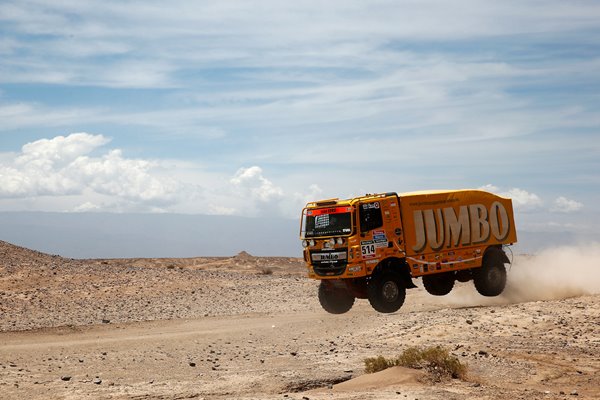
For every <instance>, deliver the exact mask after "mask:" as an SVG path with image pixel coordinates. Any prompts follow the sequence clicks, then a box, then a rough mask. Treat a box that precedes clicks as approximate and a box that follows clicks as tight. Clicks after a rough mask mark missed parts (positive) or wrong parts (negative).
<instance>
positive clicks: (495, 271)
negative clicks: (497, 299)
mask: <svg viewBox="0 0 600 400" xmlns="http://www.w3.org/2000/svg"><path fill="white" fill-rule="evenodd" d="M473 283H474V284H475V288H476V289H477V291H478V292H479V294H481V295H483V296H487V297H493V296H498V295H499V294H500V293H502V292H503V291H504V288H505V287H506V267H504V261H503V258H502V253H501V250H488V252H487V253H486V254H485V256H484V257H483V265H482V266H481V268H477V269H475V270H473Z"/></svg>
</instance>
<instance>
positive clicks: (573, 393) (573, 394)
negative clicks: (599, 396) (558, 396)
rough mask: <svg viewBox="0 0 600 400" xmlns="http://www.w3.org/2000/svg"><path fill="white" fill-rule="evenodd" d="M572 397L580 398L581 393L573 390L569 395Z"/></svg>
mask: <svg viewBox="0 0 600 400" xmlns="http://www.w3.org/2000/svg"><path fill="white" fill-rule="evenodd" d="M569 394H570V395H571V396H579V393H578V392H577V390H571V393H569Z"/></svg>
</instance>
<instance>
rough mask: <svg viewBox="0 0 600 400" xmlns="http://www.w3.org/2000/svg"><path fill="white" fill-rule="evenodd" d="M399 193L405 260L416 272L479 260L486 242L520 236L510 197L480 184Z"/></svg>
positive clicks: (513, 240) (508, 240)
mask: <svg viewBox="0 0 600 400" xmlns="http://www.w3.org/2000/svg"><path fill="white" fill-rule="evenodd" d="M398 197H399V198H400V209H401V213H402V222H403V226H404V241H405V246H404V248H405V252H406V260H407V262H408V263H409V265H410V266H411V270H412V275H413V276H419V275H424V274H427V273H433V272H435V271H436V270H440V269H451V270H458V269H464V268H471V267H473V266H479V265H481V258H482V257H483V252H484V251H485V248H486V247H488V246H493V245H501V244H512V243H516V241H517V233H516V229H515V222H514V216H513V207H512V201H511V200H510V199H507V198H504V197H501V196H497V195H494V194H492V193H488V192H484V191H481V190H452V191H450V190H449V191H428V192H413V193H403V194H400V195H399V196H398Z"/></svg>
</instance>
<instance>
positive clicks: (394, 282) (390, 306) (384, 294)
mask: <svg viewBox="0 0 600 400" xmlns="http://www.w3.org/2000/svg"><path fill="white" fill-rule="evenodd" d="M367 293H368V298H369V303H371V306H372V307H373V308H374V309H375V310H377V311H379V312H381V313H392V312H395V311H398V310H399V309H400V307H402V304H404V298H405V297H406V288H405V286H404V282H403V281H402V278H401V277H400V275H398V274H395V273H393V272H383V273H381V274H378V275H375V276H373V277H372V278H371V280H370V281H369V284H368V286H367Z"/></svg>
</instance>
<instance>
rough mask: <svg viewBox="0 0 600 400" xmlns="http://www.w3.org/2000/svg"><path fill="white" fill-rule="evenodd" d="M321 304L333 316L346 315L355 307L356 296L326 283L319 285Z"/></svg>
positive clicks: (322, 282)
mask: <svg viewBox="0 0 600 400" xmlns="http://www.w3.org/2000/svg"><path fill="white" fill-rule="evenodd" d="M319 303H321V307H323V309H324V310H325V311H327V312H328V313H331V314H344V313H346V312H348V311H350V309H351V308H352V306H353V305H354V296H353V295H352V294H351V293H350V292H348V291H347V290H344V289H341V288H338V287H336V286H334V285H332V284H330V283H327V282H326V281H321V284H320V285H319Z"/></svg>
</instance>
